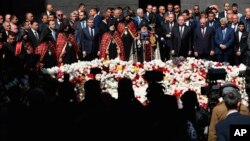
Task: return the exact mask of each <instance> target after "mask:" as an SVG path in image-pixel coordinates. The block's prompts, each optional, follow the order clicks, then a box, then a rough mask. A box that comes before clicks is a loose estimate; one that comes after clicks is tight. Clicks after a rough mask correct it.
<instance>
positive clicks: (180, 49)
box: [172, 26, 192, 57]
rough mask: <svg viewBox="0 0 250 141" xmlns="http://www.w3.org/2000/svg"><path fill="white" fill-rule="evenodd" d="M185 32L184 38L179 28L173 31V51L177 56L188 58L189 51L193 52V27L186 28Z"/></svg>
mask: <svg viewBox="0 0 250 141" xmlns="http://www.w3.org/2000/svg"><path fill="white" fill-rule="evenodd" d="M184 27H185V28H184V31H183V35H182V37H181V36H180V32H179V26H176V27H175V28H174V29H173V38H174V44H173V49H172V50H174V51H175V54H176V56H180V55H182V56H184V57H187V56H188V51H192V37H191V36H192V33H191V27H188V26H184Z"/></svg>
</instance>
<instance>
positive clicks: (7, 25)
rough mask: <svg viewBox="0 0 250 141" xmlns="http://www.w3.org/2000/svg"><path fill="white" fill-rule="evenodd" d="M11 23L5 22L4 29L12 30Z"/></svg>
mask: <svg viewBox="0 0 250 141" xmlns="http://www.w3.org/2000/svg"><path fill="white" fill-rule="evenodd" d="M10 28H11V27H10V23H9V22H6V23H5V25H4V29H5V30H6V31H10Z"/></svg>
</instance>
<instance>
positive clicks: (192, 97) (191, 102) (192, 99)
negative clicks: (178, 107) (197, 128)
mask: <svg viewBox="0 0 250 141" xmlns="http://www.w3.org/2000/svg"><path fill="white" fill-rule="evenodd" d="M181 101H182V103H183V106H184V107H195V106H198V105H199V104H198V99H197V94H196V93H195V92H194V91H191V90H188V91H186V92H184V94H183V95H182V96H181Z"/></svg>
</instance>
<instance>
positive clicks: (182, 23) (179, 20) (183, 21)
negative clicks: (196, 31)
mask: <svg viewBox="0 0 250 141" xmlns="http://www.w3.org/2000/svg"><path fill="white" fill-rule="evenodd" d="M184 23H185V19H184V17H183V16H179V17H178V24H179V25H180V26H183V25H184Z"/></svg>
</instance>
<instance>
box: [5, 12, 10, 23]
mask: <svg viewBox="0 0 250 141" xmlns="http://www.w3.org/2000/svg"><path fill="white" fill-rule="evenodd" d="M10 17H11V15H10V14H7V15H5V21H7V22H10Z"/></svg>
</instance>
